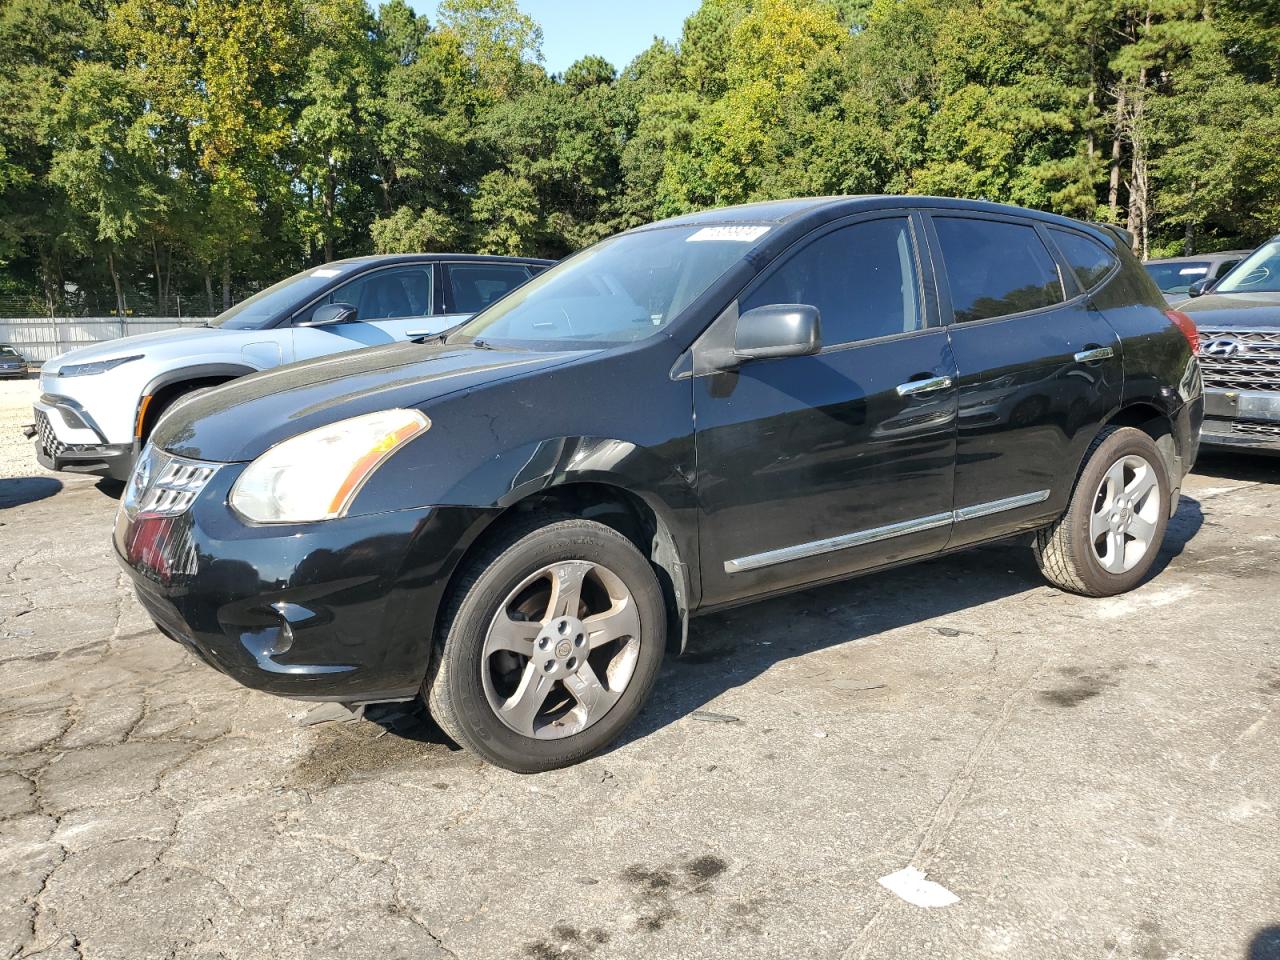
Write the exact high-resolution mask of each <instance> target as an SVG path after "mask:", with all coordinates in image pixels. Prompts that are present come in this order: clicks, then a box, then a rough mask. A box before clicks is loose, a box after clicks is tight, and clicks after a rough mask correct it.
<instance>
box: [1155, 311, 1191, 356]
mask: <svg viewBox="0 0 1280 960" xmlns="http://www.w3.org/2000/svg"><path fill="white" fill-rule="evenodd" d="M1164 315H1165V316H1166V317H1168V318H1169V319H1170V320H1172V321H1173V325H1174V326H1175V327H1177V328H1178V329H1179V330H1181V331H1182V335H1183V336H1184V337H1186V338H1187V343H1189V344H1191V352H1192V353H1195V354H1198V353H1199V352H1200V331H1199V330H1197V329H1196V322H1195V321H1194V320H1192V319H1191V318H1190V317H1188V316H1187V315H1186V314H1185V313H1183V312H1182V311H1181V310H1166V311H1165V312H1164Z"/></svg>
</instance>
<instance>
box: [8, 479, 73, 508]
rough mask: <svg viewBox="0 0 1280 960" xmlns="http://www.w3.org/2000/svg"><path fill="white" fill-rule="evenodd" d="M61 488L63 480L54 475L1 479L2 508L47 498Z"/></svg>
mask: <svg viewBox="0 0 1280 960" xmlns="http://www.w3.org/2000/svg"><path fill="white" fill-rule="evenodd" d="M61 489H62V481H61V480H55V479H54V478H53V477H13V478H10V479H5V480H0V510H5V509H7V508H9V507H20V506H22V505H23V504H25V503H35V502H36V501H37V500H45V499H47V498H49V497H52V496H53V495H54V494H55V493H57V492H58V491H59V490H61Z"/></svg>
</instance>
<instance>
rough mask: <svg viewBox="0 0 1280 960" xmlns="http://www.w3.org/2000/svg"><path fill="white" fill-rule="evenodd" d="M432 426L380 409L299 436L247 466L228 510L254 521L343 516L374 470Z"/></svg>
mask: <svg viewBox="0 0 1280 960" xmlns="http://www.w3.org/2000/svg"><path fill="white" fill-rule="evenodd" d="M430 426H431V421H430V420H428V419H427V418H426V417H425V416H424V415H423V414H422V413H420V412H418V411H417V410H382V411H379V412H378V413H369V414H365V415H364V416H360V417H352V418H351V419H349V420H340V421H338V422H337V423H331V424H329V425H328V426H327V427H319V428H317V429H315V430H309V431H307V432H306V433H301V434H299V435H298V436H296V437H292V438H291V439H289V440H286V441H284V442H283V443H279V444H277V445H276V446H274V447H272V448H271V449H270V450H268V451H267V452H266V453H264V454H263V455H262V456H260V457H259V458H258V459H257V460H255V461H253V463H251V464H249V466H248V468H247V469H246V470H245V472H244V473H242V474H240V478H239V479H238V480H236V483H235V486H234V487H232V489H231V498H230V499H231V506H233V507H234V508H235V509H236V510H237V511H238V512H239V513H240V515H241V516H243V517H245V518H246V519H248V520H252V521H254V522H255V523H309V522H312V521H315V520H330V519H332V518H334V517H340V516H343V515H344V514H345V513H346V512H347V509H348V508H349V507H350V506H351V502H352V501H353V500H354V499H355V496H356V494H357V493H359V491H360V487H361V486H363V485H364V483H365V481H367V480H368V479H369V477H370V476H372V475H373V473H374V471H376V470H377V469H378V467H379V466H381V465H382V463H383V462H384V461H385V460H386V459H387V458H388V457H389V456H391V454H393V453H394V452H395V451H396V450H398V449H399V448H400V447H401V446H403V445H404V444H405V443H407V442H408V441H409V440H411V439H413V438H414V437H416V436H417V435H418V434H420V433H423V432H424V431H426V430H427V429H429V428H430Z"/></svg>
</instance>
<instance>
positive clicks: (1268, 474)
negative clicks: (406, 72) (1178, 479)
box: [1192, 451, 1280, 483]
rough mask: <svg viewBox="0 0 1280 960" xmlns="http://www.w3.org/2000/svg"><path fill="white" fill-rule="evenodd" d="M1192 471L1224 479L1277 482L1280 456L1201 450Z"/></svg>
mask: <svg viewBox="0 0 1280 960" xmlns="http://www.w3.org/2000/svg"><path fill="white" fill-rule="evenodd" d="M1192 473H1194V474H1198V475H1199V476H1202V477H1218V478H1220V479H1222V480H1245V481H1253V482H1257V483H1276V482H1278V481H1280V457H1273V456H1266V455H1261V454H1255V455H1246V454H1239V453H1224V452H1218V451H1201V452H1200V456H1199V457H1197V458H1196V468H1195V469H1194V470H1193V471H1192Z"/></svg>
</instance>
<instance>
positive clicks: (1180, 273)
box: [1143, 250, 1249, 303]
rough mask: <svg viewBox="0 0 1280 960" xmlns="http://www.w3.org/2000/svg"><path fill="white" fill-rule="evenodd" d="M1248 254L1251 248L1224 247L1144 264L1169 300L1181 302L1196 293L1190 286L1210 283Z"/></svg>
mask: <svg viewBox="0 0 1280 960" xmlns="http://www.w3.org/2000/svg"><path fill="white" fill-rule="evenodd" d="M1248 255H1249V251H1248V250H1224V251H1223V252H1221V253H1206V254H1205V255H1204V256H1200V257H1168V258H1166V259H1163V260H1148V261H1147V262H1146V263H1145V264H1143V266H1145V267H1146V268H1147V273H1149V274H1150V275H1151V279H1152V280H1154V281H1155V282H1156V286H1157V287H1159V288H1160V292H1161V293H1163V294H1164V296H1165V299H1166V300H1168V301H1169V302H1170V303H1181V302H1182V301H1183V300H1186V299H1187V298H1189V297H1192V296H1194V294H1193V293H1192V292H1191V287H1192V286H1193V285H1194V284H1196V283H1200V284H1201V285H1202V287H1203V286H1204V285H1211V284H1213V283H1214V282H1216V281H1217V280H1220V279H1221V278H1222V277H1225V276H1226V275H1227V274H1228V273H1230V272H1231V268H1232V267H1234V266H1235V265H1236V264H1237V263H1239V262H1240V261H1241V260H1243V259H1244V258H1245V257H1247V256H1248Z"/></svg>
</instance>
